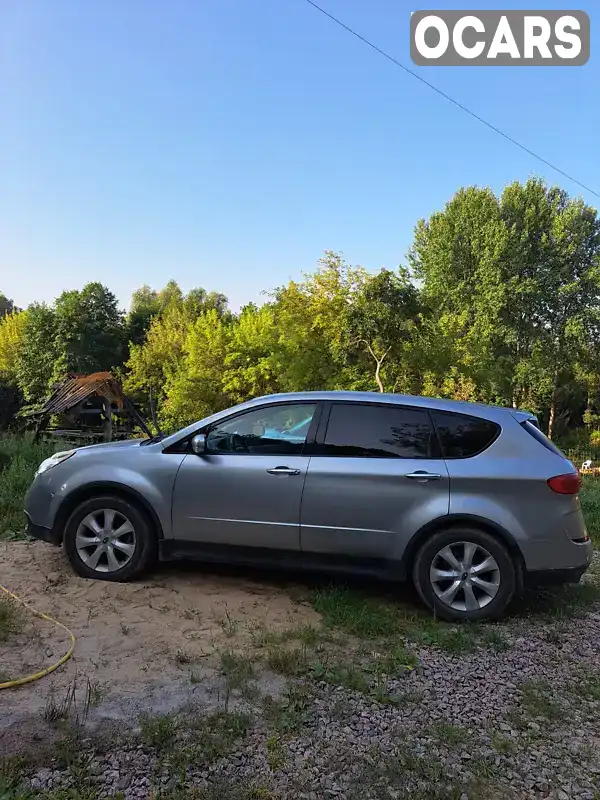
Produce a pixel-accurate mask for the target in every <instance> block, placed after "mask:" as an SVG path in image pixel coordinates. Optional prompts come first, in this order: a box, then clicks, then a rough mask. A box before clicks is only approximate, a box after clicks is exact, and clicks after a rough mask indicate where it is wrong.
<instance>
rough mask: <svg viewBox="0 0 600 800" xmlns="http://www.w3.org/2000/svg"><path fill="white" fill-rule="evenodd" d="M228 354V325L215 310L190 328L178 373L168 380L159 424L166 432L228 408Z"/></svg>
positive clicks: (209, 311)
mask: <svg viewBox="0 0 600 800" xmlns="http://www.w3.org/2000/svg"><path fill="white" fill-rule="evenodd" d="M226 352H227V324H226V323H225V322H224V321H223V318H222V317H221V315H220V314H219V312H218V311H217V309H215V308H211V309H208V310H207V311H205V312H204V313H202V314H200V316H199V317H198V318H197V319H196V320H195V321H194V322H193V323H191V324H190V325H189V326H188V329H187V335H186V337H185V342H184V344H183V354H182V358H181V359H180V361H179V364H178V367H177V369H173V370H171V371H170V372H169V374H168V375H167V378H166V385H165V398H164V402H163V403H162V404H161V407H160V413H159V421H160V424H161V427H162V428H163V429H164V430H176V429H177V428H181V427H184V426H185V425H189V424H190V423H192V422H194V420H198V419H202V418H203V417H205V416H208V415H209V414H211V413H213V412H214V411H218V410H220V409H222V408H226V407H227V406H228V405H230V402H231V401H230V398H229V397H228V396H227V394H226V393H225V391H224V390H223V364H224V361H225V358H226Z"/></svg>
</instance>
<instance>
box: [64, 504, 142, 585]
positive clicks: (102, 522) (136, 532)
mask: <svg viewBox="0 0 600 800" xmlns="http://www.w3.org/2000/svg"><path fill="white" fill-rule="evenodd" d="M105 512H106V514H105ZM111 530H112V533H111V532H110V531H111ZM119 531H121V532H122V533H120V535H119ZM107 534H108V535H107ZM95 540H97V541H95ZM63 541H64V547H65V552H66V554H67V557H68V559H69V561H70V562H71V566H72V567H73V569H74V570H75V572H76V573H77V574H78V575H81V576H82V577H84V578H95V579H97V580H104V581H130V580H132V578H135V577H136V576H137V575H140V574H141V573H142V572H143V571H144V570H146V569H148V568H149V567H150V566H151V565H152V564H153V563H154V562H155V561H156V556H157V547H158V545H157V538H156V534H155V531H154V530H153V527H152V525H151V523H150V521H149V519H148V517H147V515H146V514H145V512H144V511H143V510H142V509H141V508H140V507H139V506H138V505H137V504H136V503H135V502H132V501H130V500H125V499H123V498H121V497H116V496H111V495H102V496H100V497H94V498H93V499H91V500H85V501H84V502H83V503H81V505H79V506H77V508H76V509H75V511H73V513H72V514H71V516H70V517H69V519H68V521H67V524H66V526H65V532H64V540H63ZM98 549H100V551H101V552H100V553H98V552H97V551H98ZM96 556H97V557H96ZM94 563H95V565H94Z"/></svg>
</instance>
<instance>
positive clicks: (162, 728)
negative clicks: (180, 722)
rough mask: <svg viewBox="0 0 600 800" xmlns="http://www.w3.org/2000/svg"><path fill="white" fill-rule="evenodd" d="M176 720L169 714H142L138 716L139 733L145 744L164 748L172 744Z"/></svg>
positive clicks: (160, 748)
mask: <svg viewBox="0 0 600 800" xmlns="http://www.w3.org/2000/svg"><path fill="white" fill-rule="evenodd" d="M176 732H177V722H176V720H175V718H174V717H173V716H172V715H170V714H143V715H142V716H141V717H140V734H141V737H142V740H143V741H144V742H145V744H147V745H150V746H151V747H156V748H157V749H158V750H162V749H165V748H167V747H169V746H170V745H171V744H173V740H174V739H175V734H176Z"/></svg>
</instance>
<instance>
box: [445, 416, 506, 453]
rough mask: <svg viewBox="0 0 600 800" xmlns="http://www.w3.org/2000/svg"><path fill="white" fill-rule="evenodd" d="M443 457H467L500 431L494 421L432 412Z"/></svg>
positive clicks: (484, 447)
mask: <svg viewBox="0 0 600 800" xmlns="http://www.w3.org/2000/svg"><path fill="white" fill-rule="evenodd" d="M432 416H433V421H434V423H435V427H436V428H437V432H438V436H439V439H440V442H441V445H442V453H443V454H444V458H468V457H469V456H474V455H477V453H481V452H482V450H485V449H486V448H487V447H489V446H490V445H491V444H492V442H493V441H494V439H495V438H496V437H497V436H498V434H499V433H500V427H499V426H498V425H496V423H495V422H490V421H489V420H487V419H479V418H478V417H467V416H466V415H465V414H451V413H446V412H442V411H433V412H432Z"/></svg>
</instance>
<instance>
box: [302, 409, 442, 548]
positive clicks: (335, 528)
mask: <svg viewBox="0 0 600 800" xmlns="http://www.w3.org/2000/svg"><path fill="white" fill-rule="evenodd" d="M324 413H327V412H324ZM322 427H324V426H322ZM319 439H320V441H317V443H316V447H315V452H314V454H313V456H312V457H311V460H310V467H309V470H308V475H307V478H306V483H305V486H304V495H303V498H302V513H301V541H302V550H303V552H307V553H322V554H339V555H340V556H342V555H345V556H350V557H356V558H369V559H386V560H387V559H399V558H401V557H402V553H403V551H404V548H405V547H406V544H407V542H408V541H409V539H410V538H411V537H412V536H413V535H414V533H416V531H417V530H419V528H421V527H422V526H423V525H425V524H426V523H427V522H430V521H431V520H432V519H436V518H438V517H442V516H444V515H445V514H448V508H449V502H450V482H449V477H448V470H447V468H446V464H445V462H444V460H443V459H442V458H441V457H439V456H438V453H437V441H436V440H435V438H434V433H433V431H432V428H431V423H430V417H429V413H428V412H427V410H426V409H422V408H413V407H405V406H400V405H396V404H391V403H390V404H376V403H371V404H367V403H357V402H348V403H333V404H332V405H331V410H330V412H329V419H328V422H327V424H326V428H325V430H324V433H323V434H320V435H319Z"/></svg>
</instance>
